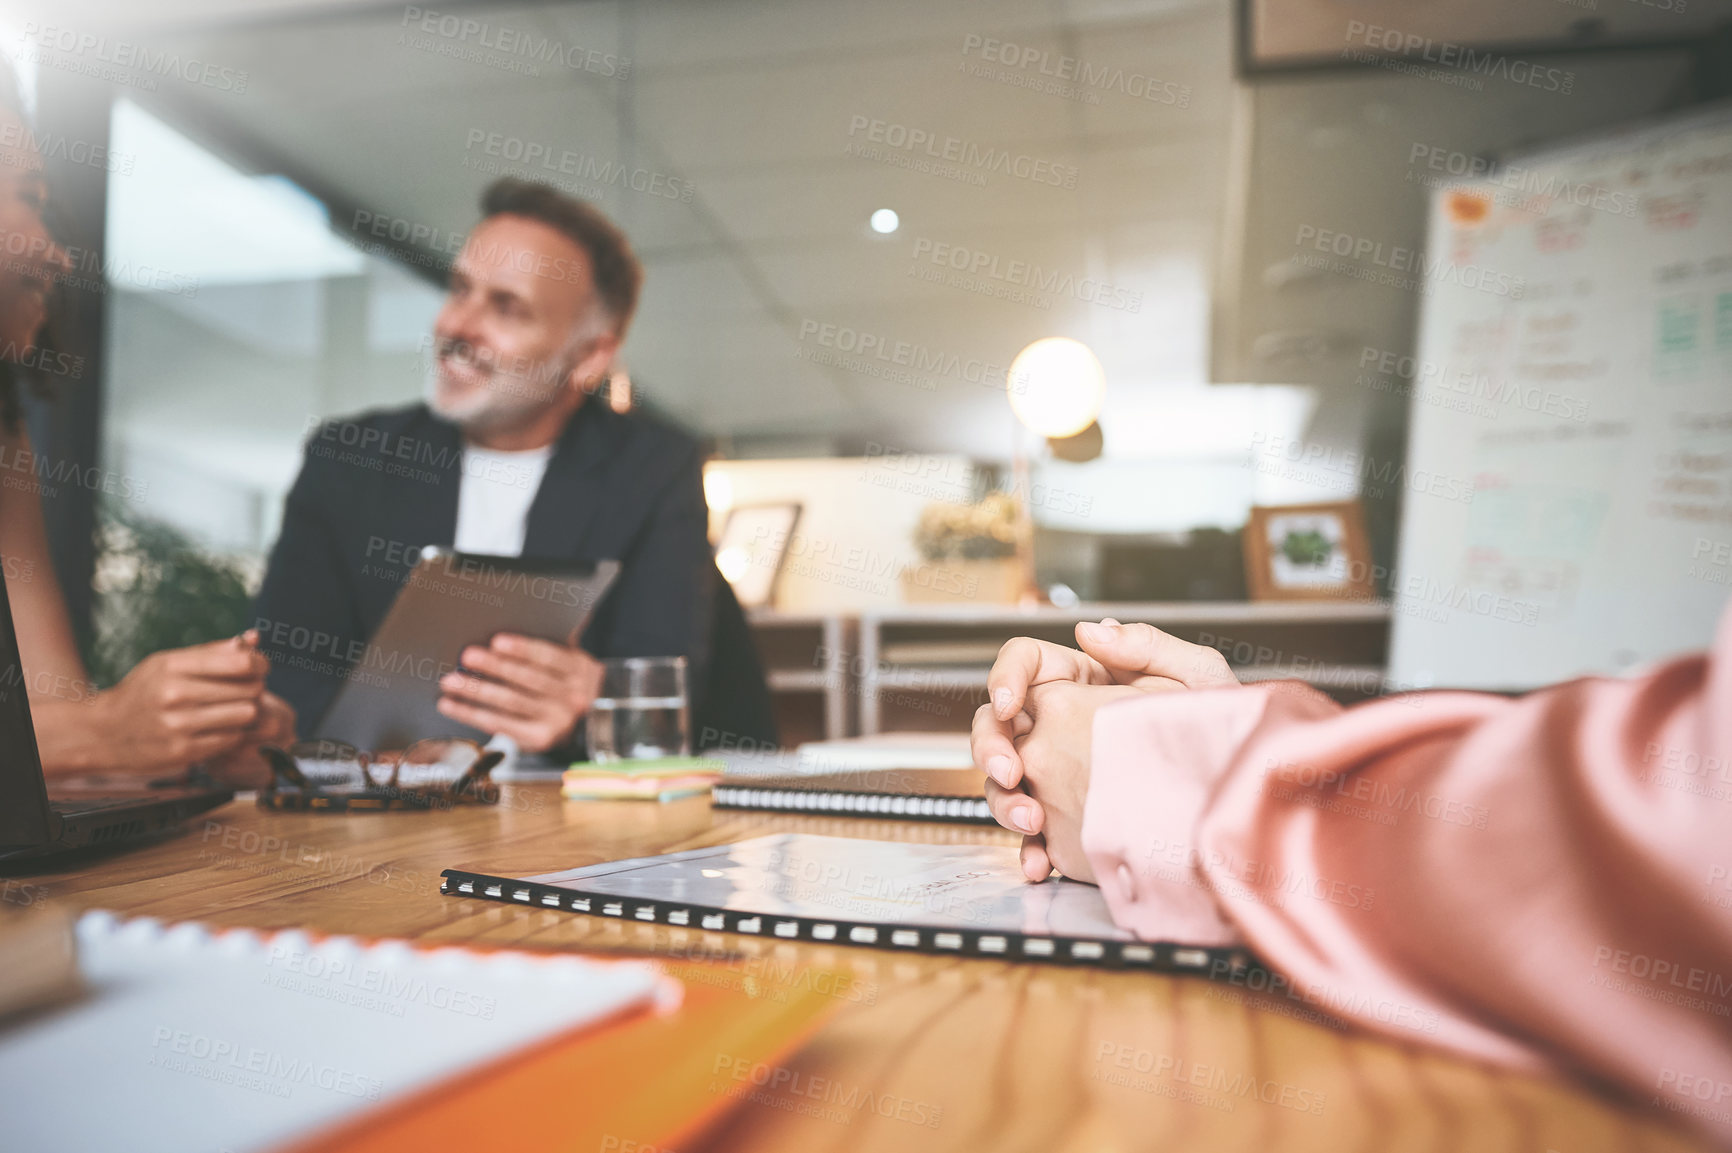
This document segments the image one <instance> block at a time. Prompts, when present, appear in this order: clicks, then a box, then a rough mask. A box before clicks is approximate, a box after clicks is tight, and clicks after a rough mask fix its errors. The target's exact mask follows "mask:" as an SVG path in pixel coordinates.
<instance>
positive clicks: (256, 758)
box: [205, 692, 295, 789]
mask: <svg viewBox="0 0 1732 1153" xmlns="http://www.w3.org/2000/svg"><path fill="white" fill-rule="evenodd" d="M294 743H295V710H294V706H292V705H290V704H289V702H287V701H285V700H284V699H283V698H281V697H279V696H277V695H276V694H275V693H272V692H264V693H260V694H259V716H258V719H257V720H255V721H254V722H253V723H252V725H251V727H249V728H248V729H247V730H246V732H244V733H242V734H241V739H240V744H239V745H238V746H237V747H236V748H235V749H233V750H232V751H230V752H227V753H221V754H219V755H217V756H215V757H212V758H209V759H208V760H206V761H205V767H206V768H207V769H209V770H210V773H211V775H212V776H214V777H216V778H217V779H218V780H220V781H222V782H224V783H225V784H228V785H233V786H234V787H236V788H242V789H256V788H258V787H260V786H262V785H264V784H265V783H266V782H268V781H269V780H270V779H271V767H270V765H269V764H267V763H266V762H265V759H264V758H263V757H261V756H260V755H259V746H260V745H277V746H280V747H283V748H287V747H288V746H289V745H292V744H294Z"/></svg>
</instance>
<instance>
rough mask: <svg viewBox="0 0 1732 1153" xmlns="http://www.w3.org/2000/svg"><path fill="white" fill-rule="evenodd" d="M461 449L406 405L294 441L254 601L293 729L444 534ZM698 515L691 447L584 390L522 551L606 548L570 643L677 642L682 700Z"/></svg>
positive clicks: (636, 647)
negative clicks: (577, 639)
mask: <svg viewBox="0 0 1732 1153" xmlns="http://www.w3.org/2000/svg"><path fill="white" fill-rule="evenodd" d="M462 452H463V445H462V441H461V439H460V437H459V435H458V431H457V428H456V426H455V425H453V424H451V423H449V422H447V421H445V420H441V419H440V418H438V417H436V416H434V415H433V414H432V412H430V411H429V410H428V409H427V407H426V406H425V405H419V404H418V405H415V406H413V407H411V408H401V409H387V410H381V411H375V412H369V413H363V414H362V415H360V416H357V417H353V418H348V419H340V420H333V421H330V422H328V423H326V424H324V425H322V426H320V427H319V429H318V430H317V431H316V432H314V433H313V435H312V436H311V437H309V438H308V441H307V446H306V458H305V461H304V463H303V464H302V466H301V474H300V476H299V477H298V478H297V479H296V481H295V486H294V488H293V489H292V490H291V491H290V492H289V498H288V502H287V504H286V505H285V507H284V510H283V529H282V535H281V536H279V537H278V538H277V544H276V547H275V548H274V549H272V550H271V559H270V566H269V568H268V569H267V570H266V572H265V580H264V585H263V587H262V588H261V589H260V590H259V597H258V605H257V614H256V619H257V626H258V628H259V632H260V639H261V648H262V650H263V651H264V653H265V655H266V656H268V657H269V658H270V661H271V671H270V675H269V678H268V679H267V682H266V683H267V685H268V686H269V688H270V690H271V691H272V692H274V693H276V694H277V695H279V696H281V697H282V698H283V699H284V700H286V701H288V702H289V703H290V704H291V705H293V706H294V707H295V711H296V713H297V715H298V717H299V726H300V730H301V733H302V734H303V735H305V734H308V733H311V732H314V731H316V728H317V722H318V720H319V718H320V717H321V716H322V715H323V714H324V712H325V710H326V709H327V708H328V707H329V706H330V704H331V700H332V698H333V697H334V696H335V695H336V692H337V689H338V688H339V687H340V686H341V685H342V683H343V680H344V678H345V677H346V675H347V673H348V669H349V664H350V663H351V662H350V660H349V659H347V657H348V654H351V653H355V652H358V651H360V648H361V645H362V644H364V643H365V642H366V641H367V640H368V639H369V638H370V637H371V636H372V635H373V633H374V631H375V630H376V629H377V628H378V627H379V624H380V622H381V621H383V620H384V619H385V613H386V611H387V610H388V609H389V608H390V607H391V602H392V601H393V600H395V599H396V596H397V591H398V589H399V588H401V587H402V586H403V584H404V583H405V582H406V581H407V580H408V577H409V570H410V569H411V568H412V567H413V566H414V563H415V560H416V558H417V556H418V555H419V553H420V550H421V549H422V547H423V546H425V545H430V544H431V545H443V546H446V547H450V545H451V544H452V542H453V540H454V539H455V537H456V532H457V489H458V485H459V483H460V481H461V480H462ZM707 522H708V510H707V508H706V506H705V504H704V485H703V460H702V457H701V456H700V454H699V451H698V446H697V444H696V443H695V442H694V441H693V440H691V438H689V437H687V436H685V435H684V434H682V433H679V432H676V431H675V430H673V429H671V428H669V427H668V426H666V425H664V424H661V423H659V422H657V421H655V420H652V419H650V418H648V417H645V416H642V415H639V414H637V413H631V414H623V415H622V414H620V413H616V412H614V411H613V410H612V409H610V408H608V407H607V406H605V405H603V404H601V403H600V402H598V401H596V400H594V399H591V400H589V401H587V402H585V404H584V405H583V407H582V408H580V409H578V411H577V413H576V414H575V415H574V416H573V417H572V419H571V422H570V423H569V424H567V425H566V428H565V431H564V433H562V434H561V436H560V438H559V442H558V444H557V445H556V446H555V448H554V452H553V456H552V458H551V459H550V460H549V461H548V463H547V472H546V474H545V475H544V476H543V478H542V481H541V488H540V489H539V490H538V491H537V492H536V494H535V500H534V503H533V504H532V505H531V506H530V509H529V523H528V525H527V530H526V533H525V537H524V542H523V555H524V556H531V557H548V558H561V559H565V558H569V559H573V560H578V561H585V562H591V561H598V560H605V559H609V558H612V559H617V560H619V561H620V562H621V565H622V568H621V571H620V575H619V579H618V580H617V581H616V582H615V584H614V587H613V590H612V591H611V592H610V593H609V594H608V596H607V598H606V599H605V600H604V601H603V602H602V603H601V605H599V606H598V607H597V609H596V613H595V616H594V617H593V618H592V620H591V621H590V624H589V627H588V628H587V629H586V631H585V632H584V635H583V638H582V644H583V647H584V649H585V650H586V651H587V652H589V653H591V654H593V655H595V656H597V657H628V656H672V655H676V654H677V655H683V656H685V657H686V658H687V660H688V661H689V662H690V666H689V668H688V675H689V680H688V685H689V686H690V691H692V692H693V694H694V697H696V696H698V695H699V694H700V693H701V691H702V687H703V686H705V685H707V684H708V683H709V678H708V676H707V673H708V665H709V656H710V653H709V639H710V630H711V613H712V605H713V600H714V595H715V588H714V584H715V580H716V579H717V577H716V570H715V563H714V561H713V560H712V558H711V556H710V546H709V540H708V535H707V527H708V524H707ZM352 642H361V644H353V643H352ZM760 675H761V674H760ZM693 707H694V712H697V711H699V710H701V708H702V702H701V701H700V700H697V699H694V701H693ZM693 735H694V737H695V736H696V734H693Z"/></svg>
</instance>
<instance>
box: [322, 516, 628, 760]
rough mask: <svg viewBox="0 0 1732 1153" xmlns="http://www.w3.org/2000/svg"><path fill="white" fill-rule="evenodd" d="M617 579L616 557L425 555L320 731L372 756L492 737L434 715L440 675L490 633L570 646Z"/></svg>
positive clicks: (428, 551) (437, 551) (435, 551)
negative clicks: (440, 741) (583, 560)
mask: <svg viewBox="0 0 1732 1153" xmlns="http://www.w3.org/2000/svg"><path fill="white" fill-rule="evenodd" d="M618 575H619V562H618V561H612V560H604V561H599V562H597V563H595V564H593V565H587V566H586V565H581V564H577V563H575V562H572V561H569V560H549V559H546V558H541V559H537V558H534V557H507V556H482V555H479V554H475V553H460V552H453V551H452V550H450V549H447V548H438V547H433V546H429V547H427V548H425V549H423V550H422V551H421V559H420V560H419V561H417V562H416V563H415V567H414V569H413V570H412V571H411V572H410V573H409V581H408V583H407V584H405V585H404V586H403V588H402V590H401V591H399V592H398V593H397V599H396V600H395V601H394V602H392V605H391V611H390V612H389V613H387V614H385V620H384V622H383V623H382V624H380V626H379V631H378V632H376V633H375V634H374V635H373V639H372V640H370V641H368V642H367V647H366V651H365V652H364V653H363V654H362V656H361V659H360V660H358V661H356V662H355V665H354V667H353V668H351V669H350V670H349V678H348V680H347V681H345V682H344V684H343V687H342V688H341V689H339V690H338V692H337V697H336V699H335V700H334V701H332V702H331V707H330V708H329V709H327V710H326V712H325V715H324V717H322V718H321V719H320V721H319V724H318V727H317V732H318V735H319V736H320V737H322V738H328V739H331V740H337V741H347V742H348V743H350V744H352V745H354V746H355V747H356V748H360V749H369V750H371V749H400V748H403V747H404V746H405V745H409V744H412V743H414V742H415V741H418V740H422V739H424V738H427V737H468V738H470V739H472V740H477V741H485V740H486V739H487V737H488V734H486V733H483V732H481V731H480V730H478V729H473V728H471V727H469V726H468V725H465V724H462V723H460V722H458V721H454V720H452V719H451V718H450V717H447V716H445V715H444V714H443V713H441V712H440V711H439V708H438V701H439V678H440V677H442V676H444V675H445V674H446V673H448V672H451V671H452V670H453V669H456V668H458V667H459V665H458V658H459V657H460V656H461V655H462V653H463V649H464V647H465V646H467V645H485V644H487V643H489V642H490V641H491V640H492V639H493V636H494V634H496V633H519V634H521V635H523V636H527V637H539V638H541V639H543V640H549V641H557V642H559V643H561V644H576V643H577V638H578V637H579V636H580V635H582V633H583V630H584V626H586V625H587V624H588V623H589V618H590V616H591V615H592V614H593V613H594V611H595V606H596V605H598V604H600V603H601V600H602V598H603V597H605V596H606V595H607V591H608V589H609V588H610V587H612V585H613V581H614V578H615V577H616V576H618Z"/></svg>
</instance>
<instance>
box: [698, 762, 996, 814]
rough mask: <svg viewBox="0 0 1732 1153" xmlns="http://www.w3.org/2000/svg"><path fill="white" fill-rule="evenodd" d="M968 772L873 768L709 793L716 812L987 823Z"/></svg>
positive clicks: (724, 786) (974, 776)
mask: <svg viewBox="0 0 1732 1153" xmlns="http://www.w3.org/2000/svg"><path fill="white" fill-rule="evenodd" d="M984 779H985V778H983V777H982V776H981V775H980V773H978V772H976V771H975V770H973V769H877V770H868V771H855V772H845V773H820V774H815V775H811V776H788V777H723V778H722V779H721V780H720V781H717V782H716V784H715V787H714V788H713V789H712V790H711V793H710V799H711V803H712V804H714V805H715V806H716V808H718V809H762V810H766V811H774V812H783V813H789V812H792V813H825V814H831V815H840V816H853V817H891V818H896V819H899V820H905V821H959V822H962V823H964V824H971V825H991V824H994V823H995V822H994V821H993V819H992V810H991V809H989V808H987V807H986V797H985V796H984V790H983V789H982V786H981V781H982V780H984Z"/></svg>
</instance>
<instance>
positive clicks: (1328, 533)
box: [1245, 500, 1377, 601]
mask: <svg viewBox="0 0 1732 1153" xmlns="http://www.w3.org/2000/svg"><path fill="white" fill-rule="evenodd" d="M1245 584H1246V585H1247V586H1248V587H1249V589H1250V592H1251V599H1252V600H1255V601H1351V600H1370V599H1372V598H1373V597H1375V596H1376V595H1377V589H1376V585H1375V583H1374V582H1373V580H1372V578H1371V547H1370V544H1369V542H1368V541H1367V539H1366V536H1365V514H1364V511H1363V510H1362V509H1361V508H1360V506H1359V502H1358V501H1356V500H1349V501H1336V502H1330V503H1326V504H1294V505H1285V506H1278V507H1267V508H1253V509H1252V510H1251V519H1250V520H1249V521H1247V522H1246V524H1245Z"/></svg>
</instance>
